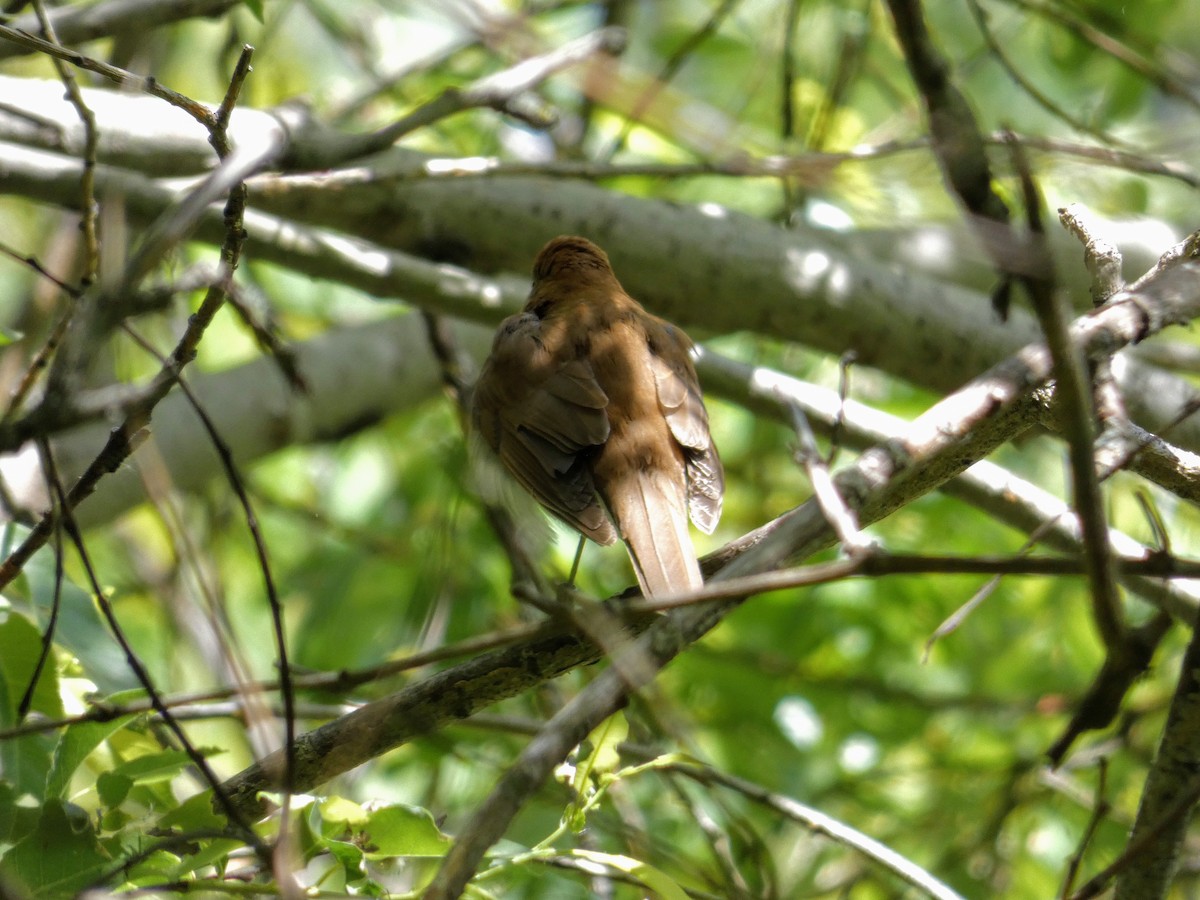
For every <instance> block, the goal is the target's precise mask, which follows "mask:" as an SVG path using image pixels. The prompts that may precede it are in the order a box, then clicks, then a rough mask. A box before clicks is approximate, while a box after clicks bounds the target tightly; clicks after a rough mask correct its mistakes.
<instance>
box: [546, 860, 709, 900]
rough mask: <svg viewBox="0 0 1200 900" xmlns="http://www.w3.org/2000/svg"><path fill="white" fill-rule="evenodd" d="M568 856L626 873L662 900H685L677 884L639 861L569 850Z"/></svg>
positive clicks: (684, 894)
mask: <svg viewBox="0 0 1200 900" xmlns="http://www.w3.org/2000/svg"><path fill="white" fill-rule="evenodd" d="M569 855H571V856H576V857H579V858H580V859H586V860H588V861H589V862H594V863H599V864H600V865H603V866H608V867H609V868H612V869H617V870H619V871H621V872H626V873H628V874H629V875H632V876H633V877H634V878H636V879H637V880H638V881H640V882H641V883H642V884H644V885H645V886H646V887H648V888H650V890H652V891H654V893H656V894H658V896H659V897H661V898H662V900H687V896H688V895H687V892H686V891H685V890H684V889H683V888H681V887H680V886H679V882H677V881H676V880H675V879H674V878H672V877H671V876H669V875H667V874H666V873H665V872H663V871H662V870H661V869H656V868H655V867H654V866H651V865H647V864H646V863H644V862H641V861H640V860H636V859H633V858H632V857H629V856H620V855H618V854H613V853H597V852H595V851H593V850H571V851H569Z"/></svg>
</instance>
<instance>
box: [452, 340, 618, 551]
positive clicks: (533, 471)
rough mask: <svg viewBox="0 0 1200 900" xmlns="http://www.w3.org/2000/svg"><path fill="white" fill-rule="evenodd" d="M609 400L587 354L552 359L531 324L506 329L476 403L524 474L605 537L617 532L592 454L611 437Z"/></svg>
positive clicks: (568, 518) (590, 532)
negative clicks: (601, 496)
mask: <svg viewBox="0 0 1200 900" xmlns="http://www.w3.org/2000/svg"><path fill="white" fill-rule="evenodd" d="M607 405H608V397H607V396H605V394H604V391H603V390H601V388H600V385H599V384H597V383H596V377H595V375H594V374H593V373H592V370H591V366H590V365H588V363H587V361H586V360H578V359H575V360H570V361H568V362H566V363H564V364H560V365H555V364H553V362H552V361H550V360H548V359H547V358H546V354H545V351H544V350H543V349H542V348H541V345H540V344H539V343H538V342H537V341H536V339H535V335H534V333H533V331H532V330H531V329H529V328H525V329H511V330H509V331H508V332H507V333H506V332H505V331H504V329H503V328H502V329H501V331H500V332H499V333H498V335H497V339H496V343H495V345H494V346H493V349H492V356H491V358H490V359H489V361H488V363H487V365H485V366H484V370H483V372H482V373H480V376H479V381H478V383H477V384H476V387H475V394H474V398H473V403H472V418H473V420H474V421H475V424H476V427H477V428H478V429H479V432H480V434H481V435H482V436H483V437H484V439H485V440H486V441H487V443H488V444H490V445H491V447H492V449H493V450H495V451H496V454H497V455H498V456H499V457H500V461H501V462H502V463H503V464H504V467H505V468H506V469H508V471H509V472H510V473H511V474H512V476H513V477H514V478H515V479H516V480H517V482H518V483H519V484H520V485H521V486H522V487H524V488H525V490H527V491H529V493H530V494H532V495H533V496H534V497H535V498H536V499H537V501H538V502H539V503H541V504H542V505H543V506H544V507H546V509H548V510H549V511H550V512H552V513H553V514H554V515H556V516H558V518H560V519H562V520H563V521H564V522H566V523H567V524H568V525H570V526H572V527H573V528H575V529H577V530H578V531H580V532H581V533H582V534H584V535H586V536H587V537H589V538H591V539H592V540H594V541H596V542H597V543H600V544H611V543H612V542H613V541H614V540H616V532H615V531H614V530H613V526H612V523H611V522H610V521H609V518H608V515H607V514H606V513H605V511H604V507H603V506H602V505H601V503H600V501H599V499H598V498H597V496H596V486H595V484H594V483H593V481H592V473H591V470H590V468H589V466H588V459H589V457H590V455H591V454H592V453H594V451H595V449H596V448H597V447H598V446H599V445H601V444H603V443H604V441H605V440H606V439H607V438H608V431H609V427H608V416H607V414H606V412H605V407H606V406H607Z"/></svg>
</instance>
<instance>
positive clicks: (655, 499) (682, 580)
mask: <svg viewBox="0 0 1200 900" xmlns="http://www.w3.org/2000/svg"><path fill="white" fill-rule="evenodd" d="M606 500H607V502H608V506H609V511H610V512H611V513H612V516H613V518H614V519H615V520H616V522H617V527H618V529H619V530H620V532H621V538H622V539H623V540H624V541H625V546H626V547H628V548H629V557H630V559H632V560H633V569H634V572H635V573H636V574H637V580H638V584H640V585H641V586H642V593H643V594H644V595H645V596H647V597H657V596H662V595H664V594H682V593H685V592H687V591H690V590H695V589H697V588H700V587H703V585H704V578H703V576H701V574H700V563H699V562H698V561H697V559H696V551H695V549H694V548H693V547H692V538H691V535H690V534H689V533H688V513H687V501H686V499H685V498H684V496H683V493H682V491H681V490H680V486H679V485H678V484H676V483H674V482H673V481H672V480H671V479H670V478H668V477H666V476H665V475H663V474H661V473H642V474H641V476H640V477H637V478H629V479H626V480H625V483H624V484H623V485H622V487H621V489H620V490H616V491H612V492H611V495H610V496H609V497H607V498H606Z"/></svg>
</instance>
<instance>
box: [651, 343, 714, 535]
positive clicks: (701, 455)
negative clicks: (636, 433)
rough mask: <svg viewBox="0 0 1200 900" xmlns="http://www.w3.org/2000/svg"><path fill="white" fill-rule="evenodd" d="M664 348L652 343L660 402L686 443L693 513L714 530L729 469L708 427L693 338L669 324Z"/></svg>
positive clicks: (706, 530)
mask: <svg viewBox="0 0 1200 900" xmlns="http://www.w3.org/2000/svg"><path fill="white" fill-rule="evenodd" d="M660 341H661V342H665V345H664V346H662V347H657V348H656V347H653V346H652V347H651V353H650V359H651V363H652V365H653V367H654V381H655V384H656V385H657V387H658V405H659V408H660V409H661V410H662V413H663V416H665V417H666V420H667V426H668V427H669V428H670V429H671V434H672V435H673V436H674V437H675V440H677V441H678V442H679V445H680V446H681V447H682V448H683V455H684V460H685V463H686V468H687V497H688V514H689V515H690V516H691V519H692V521H693V522H694V523H695V524H696V527H697V528H699V529H700V530H701V531H703V532H704V533H705V534H712V531H713V529H714V528H716V527H717V520H718V519H720V518H721V498H722V497H723V495H724V493H725V473H724V470H723V469H722V467H721V458H720V457H719V456H718V455H717V448H716V445H715V444H714V443H713V440H712V435H711V434H710V433H709V430H708V412H707V411H706V410H705V408H704V399H703V397H702V396H701V394H700V382H699V380H698V379H697V378H696V370H695V368H694V367H693V366H692V362H691V359H690V358H689V357H688V349H689V342H688V341H687V339H686V338H683V337H682V336H681V335H680V332H679V331H678V330H677V329H675V328H673V327H672V326H670V325H666V324H664V327H663V329H662V336H661V338H660Z"/></svg>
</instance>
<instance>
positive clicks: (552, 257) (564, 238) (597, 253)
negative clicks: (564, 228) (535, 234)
mask: <svg viewBox="0 0 1200 900" xmlns="http://www.w3.org/2000/svg"><path fill="white" fill-rule="evenodd" d="M594 275H601V276H608V277H611V276H612V266H611V265H609V262H608V254H607V253H605V252H604V251H603V250H601V249H600V248H599V247H597V246H596V245H595V244H593V243H592V242H591V241H589V240H588V239H587V238H582V237H578V236H577V235H566V234H564V235H559V236H558V237H556V238H554V239H553V240H552V241H550V243H548V244H546V246H545V247H543V248H542V251H541V252H540V253H539V254H538V255H537V259H535V260H534V262H533V281H534V283H535V284H536V283H537V282H539V281H548V280H550V279H553V278H558V277H562V276H566V277H571V278H585V279H586V278H589V277H591V276H594Z"/></svg>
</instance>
